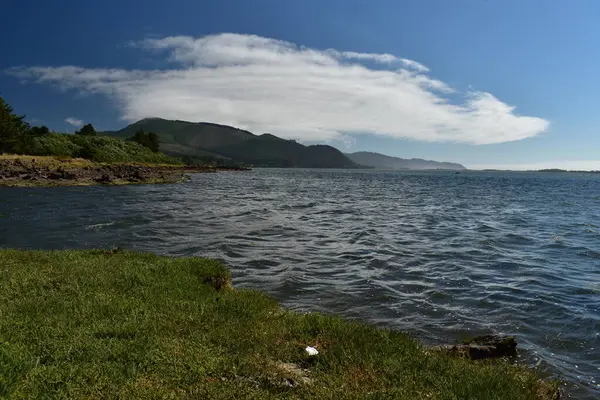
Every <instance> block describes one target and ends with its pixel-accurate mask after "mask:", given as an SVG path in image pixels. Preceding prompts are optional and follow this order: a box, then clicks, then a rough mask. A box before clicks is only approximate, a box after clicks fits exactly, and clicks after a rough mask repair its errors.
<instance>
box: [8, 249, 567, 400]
mask: <svg viewBox="0 0 600 400" xmlns="http://www.w3.org/2000/svg"><path fill="white" fill-rule="evenodd" d="M0 265H2V270H0V274H1V275H0V276H2V277H3V278H4V279H0V309H2V310H3V313H2V316H1V317H0V354H3V355H4V356H3V358H2V359H0V369H5V371H8V372H9V373H8V374H5V380H4V381H3V382H5V384H4V385H1V386H0V397H2V396H7V397H11V396H16V397H36V396H37V395H40V394H45V395H47V396H50V397H75V398H77V397H97V396H99V395H100V394H102V395H103V396H104V397H107V396H108V397H122V398H163V397H186V396H187V397H198V398H240V397H244V398H246V397H252V398H265V399H269V398H274V399H275V398H283V397H285V398H323V399H328V398H330V399H339V398H366V397H369V398H382V397H385V398H399V399H404V398H406V399H413V398H415V399H416V398H432V399H442V398H481V399H484V398H494V399H511V400H513V399H538V400H550V399H557V398H559V396H560V393H559V392H558V383H557V382H547V381H544V380H541V379H540V378H539V377H538V376H537V375H536V373H535V372H534V371H533V370H530V369H528V368H526V367H524V366H515V365H511V364H510V363H509V362H506V361H503V360H486V361H472V360H469V359H467V358H465V357H461V356H456V355H452V354H448V353H447V352H440V351H434V350H432V349H431V348H427V347H425V346H423V345H422V344H421V343H419V342H418V341H416V340H414V339H411V338H409V337H408V336H407V335H405V334H404V333H401V332H397V331H391V330H385V329H377V328H375V327H373V326H371V325H368V324H364V323H360V322H356V321H345V320H342V319H341V318H338V317H335V316H328V315H322V314H318V313H309V314H302V313H298V312H293V311H288V310H285V309H283V308H281V307H280V306H279V304H278V303H277V301H275V300H274V299H272V298H271V297H270V296H267V295H265V294H263V293H260V292H257V291H254V290H236V289H234V288H233V287H232V285H231V279H230V273H229V270H228V269H227V268H226V266H225V265H223V264H222V263H221V262H219V261H216V260H211V259H205V258H198V257H195V258H170V257H161V256H156V255H152V254H144V253H136V252H129V251H122V250H118V249H117V250H91V251H70V250H62V251H24V250H0ZM307 347H312V348H314V349H316V350H317V351H318V354H316V355H314V352H312V351H311V352H312V353H313V355H311V354H309V353H308V352H307V350H305V349H306V348H307Z"/></svg>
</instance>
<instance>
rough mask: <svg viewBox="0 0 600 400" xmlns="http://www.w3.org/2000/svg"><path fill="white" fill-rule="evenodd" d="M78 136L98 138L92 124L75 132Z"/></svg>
mask: <svg viewBox="0 0 600 400" xmlns="http://www.w3.org/2000/svg"><path fill="white" fill-rule="evenodd" d="M75 134H76V135H81V136H96V135H97V134H96V129H95V128H94V126H93V125H92V124H87V125H84V126H82V127H81V129H80V130H78V131H76V132H75Z"/></svg>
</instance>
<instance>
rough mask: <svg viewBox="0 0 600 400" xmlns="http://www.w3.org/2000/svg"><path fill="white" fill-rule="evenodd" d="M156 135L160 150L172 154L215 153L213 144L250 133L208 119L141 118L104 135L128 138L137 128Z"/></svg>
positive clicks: (239, 139) (234, 141)
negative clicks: (194, 120)
mask: <svg viewBox="0 0 600 400" xmlns="http://www.w3.org/2000/svg"><path fill="white" fill-rule="evenodd" d="M140 129H143V130H144V131H146V132H155V133H156V134H158V135H159V138H160V143H161V150H162V151H164V152H165V153H169V154H174V155H195V156H201V157H204V156H217V157H219V156H218V155H217V154H214V153H212V152H210V149H212V148H215V147H223V146H229V145H232V144H237V143H240V142H243V141H244V140H248V139H250V138H252V137H254V135H253V134H252V133H250V132H248V131H244V130H241V129H237V128H233V127H231V126H226V125H218V124H212V123H208V122H197V123H195V122H187V121H171V120H166V119H162V118H145V119H142V120H140V121H138V122H135V123H133V124H131V125H128V126H126V127H125V128H123V129H121V130H118V131H114V132H103V133H104V134H106V135H110V136H117V137H120V138H123V139H125V138H128V137H131V136H133V135H134V133H135V132H137V131H138V130H140Z"/></svg>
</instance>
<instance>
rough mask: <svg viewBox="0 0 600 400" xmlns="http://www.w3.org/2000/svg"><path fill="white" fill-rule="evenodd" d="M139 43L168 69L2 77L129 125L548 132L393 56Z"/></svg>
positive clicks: (476, 140) (178, 39) (423, 135)
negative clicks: (56, 92)
mask: <svg viewBox="0 0 600 400" xmlns="http://www.w3.org/2000/svg"><path fill="white" fill-rule="evenodd" d="M136 45H137V46H138V47H140V48H141V49H143V50H144V51H151V52H153V53H154V54H155V56H156V57H160V58H162V59H167V60H169V61H170V62H171V63H172V64H171V65H172V66H171V67H170V68H169V69H162V70H127V69H103V68H97V69H89V68H81V67H75V66H63V67H19V68H12V69H10V70H9V71H8V72H9V73H12V74H13V75H17V76H19V77H21V78H23V79H26V80H33V81H37V82H40V83H51V84H56V85H58V86H60V87H61V88H63V89H76V90H81V91H85V92H92V93H100V94H103V95H106V96H108V97H109V98H111V99H112V100H116V101H117V102H118V104H120V105H121V106H122V117H123V119H124V120H126V121H136V120H139V119H142V118H145V117H162V118H168V119H181V120H188V121H210V122H216V123H221V124H228V125H233V126H236V127H239V128H244V129H248V130H251V131H253V132H255V133H263V132H270V133H273V134H276V135H278V136H282V137H287V138H294V139H300V140H331V139H339V138H342V137H344V136H345V135H348V134H352V133H371V134H377V135H385V136H390V137H394V138H407V139H414V140H423V141H451V142H462V143H472V144H489V143H501V142H508V141H514V140H520V139H525V138H528V137H532V136H536V135H538V134H540V133H542V132H544V131H545V130H546V129H547V128H548V126H549V123H548V121H546V120H544V119H541V118H536V117H531V116H521V115H519V114H517V113H516V112H515V107H514V106H510V105H507V104H505V103H503V102H502V101H500V100H499V99H497V98H496V97H494V96H493V95H492V94H490V93H486V92H478V91H469V92H468V93H462V94H461V93H456V92H455V90H454V89H453V88H451V87H449V86H448V85H447V84H445V83H444V82H441V81H439V80H436V79H434V78H432V77H431V76H430V75H428V74H427V73H428V72H429V69H428V68H427V67H425V66H424V65H422V64H420V63H418V62H416V61H412V60H408V59H404V58H399V57H396V56H393V55H391V54H371V53H357V52H350V51H338V50H333V49H328V50H318V49H311V48H307V47H301V46H297V45H295V44H292V43H289V42H284V41H281V40H274V39H269V38H264V37H259V36H253V35H238V34H219V35H212V36H206V37H201V38H193V37H187V36H173V37H165V38H162V39H147V40H145V41H143V42H141V43H137V44H136ZM449 93H453V96H452V100H451V99H450V98H448V96H447V95H448V94H449ZM456 99H459V100H456Z"/></svg>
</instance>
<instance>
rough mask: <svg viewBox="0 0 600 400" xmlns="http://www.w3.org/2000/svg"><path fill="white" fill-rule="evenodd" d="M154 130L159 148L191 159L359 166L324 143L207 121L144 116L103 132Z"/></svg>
mask: <svg viewBox="0 0 600 400" xmlns="http://www.w3.org/2000/svg"><path fill="white" fill-rule="evenodd" d="M140 129H143V130H144V131H145V132H155V133H156V134H158V136H159V139H160V148H161V151H163V152H165V153H167V154H171V155H176V156H183V157H184V158H186V159H188V160H190V159H194V158H196V159H201V160H202V159H204V160H209V159H210V160H219V161H220V162H223V163H244V164H250V165H253V166H264V167H299V168H358V167H359V165H357V164H356V163H354V162H353V161H351V160H350V159H348V157H346V156H345V155H344V154H343V153H342V152H340V151H339V150H337V149H336V148H334V147H331V146H326V145H313V146H304V145H302V144H300V143H297V142H296V141H293V140H286V139H281V138H278V137H277V136H274V135H271V134H263V135H260V136H257V135H254V134H252V133H251V132H248V131H245V130H241V129H237V128H234V127H231V126H226V125H218V124H212V123H207V122H199V123H194V122H186V121H170V120H165V119H161V118H146V119H143V120H141V121H138V122H135V123H133V124H131V125H129V126H127V127H125V128H123V129H121V130H119V131H113V132H103V134H104V135H110V136H116V137H119V138H128V137H131V136H133V135H134V134H135V132H136V131H138V130H140Z"/></svg>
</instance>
